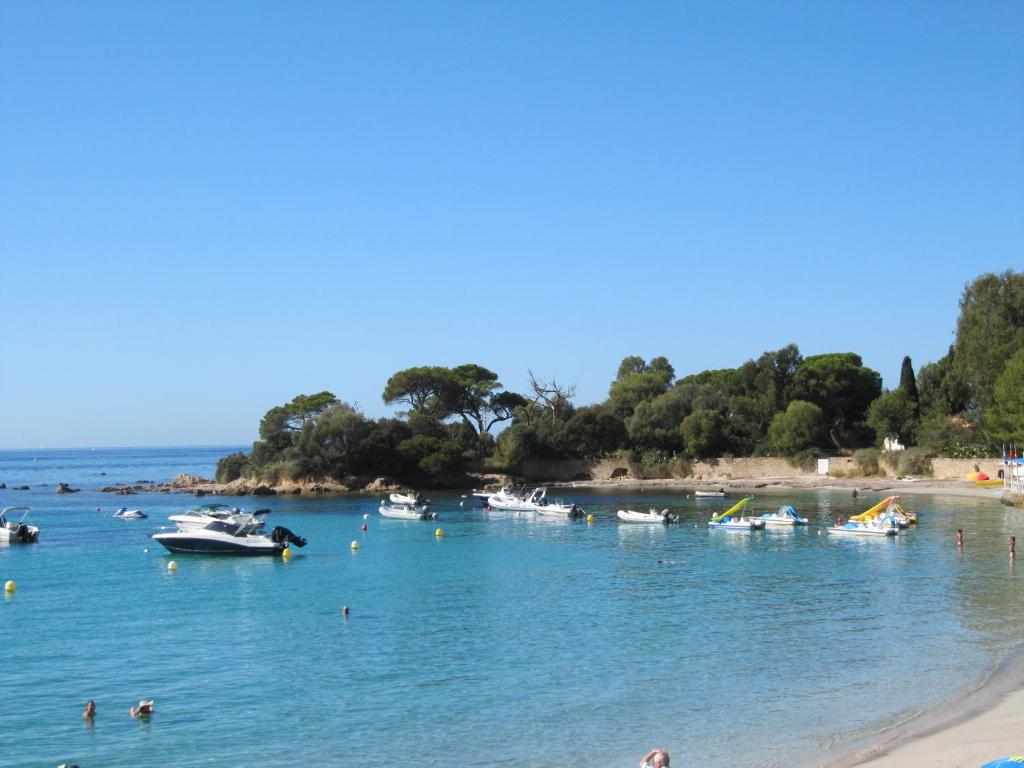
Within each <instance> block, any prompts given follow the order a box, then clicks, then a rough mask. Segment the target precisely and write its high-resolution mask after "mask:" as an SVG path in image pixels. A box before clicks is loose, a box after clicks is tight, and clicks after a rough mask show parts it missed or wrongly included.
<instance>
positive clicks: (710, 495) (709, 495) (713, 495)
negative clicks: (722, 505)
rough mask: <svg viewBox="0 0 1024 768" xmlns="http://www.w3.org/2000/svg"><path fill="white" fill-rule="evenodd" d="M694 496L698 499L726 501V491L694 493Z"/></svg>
mask: <svg viewBox="0 0 1024 768" xmlns="http://www.w3.org/2000/svg"><path fill="white" fill-rule="evenodd" d="M693 495H694V496H696V497H697V498H698V499H724V498H725V491H694V492H693Z"/></svg>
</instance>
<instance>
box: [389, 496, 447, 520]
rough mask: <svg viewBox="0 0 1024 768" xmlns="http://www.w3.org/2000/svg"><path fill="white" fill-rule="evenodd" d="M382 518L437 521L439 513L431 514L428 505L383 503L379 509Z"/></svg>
mask: <svg viewBox="0 0 1024 768" xmlns="http://www.w3.org/2000/svg"><path fill="white" fill-rule="evenodd" d="M377 511H378V512H380V514H381V517H390V518H392V519H393V520H436V519H437V513H436V512H431V511H430V507H429V506H428V505H426V504H389V503H387V502H385V501H381V503H380V507H378V508H377Z"/></svg>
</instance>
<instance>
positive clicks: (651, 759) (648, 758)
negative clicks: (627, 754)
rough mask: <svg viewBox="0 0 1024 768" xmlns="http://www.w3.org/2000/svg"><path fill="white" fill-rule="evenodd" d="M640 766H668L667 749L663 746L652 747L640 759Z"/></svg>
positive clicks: (658, 767)
mask: <svg viewBox="0 0 1024 768" xmlns="http://www.w3.org/2000/svg"><path fill="white" fill-rule="evenodd" d="M640 768H669V756H668V750H667V749H665V748H664V747H656V748H655V749H652V750H651V751H650V752H648V753H647V754H646V755H644V757H643V759H642V760H641V761H640Z"/></svg>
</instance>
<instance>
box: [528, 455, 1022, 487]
mask: <svg viewBox="0 0 1024 768" xmlns="http://www.w3.org/2000/svg"><path fill="white" fill-rule="evenodd" d="M975 467H978V468H979V469H980V470H981V471H982V472H984V473H985V474H987V475H988V476H989V477H991V478H993V479H995V478H997V477H999V470H1001V469H1002V468H1003V464H1002V461H1001V460H1000V459H932V475H933V477H934V478H935V479H936V480H966V479H967V475H968V474H970V473H971V472H974V471H975ZM689 468H690V472H689V474H682V473H680V472H679V470H678V469H677V470H676V472H675V473H674V474H673V477H675V478H677V479H680V480H688V479H690V480H699V481H705V482H718V481H724V480H762V479H770V478H780V477H811V476H815V475H817V471H816V469H812V470H810V471H807V470H803V469H801V468H800V467H795V466H793V465H792V464H790V463H789V462H788V461H787V460H786V459H778V458H766V457H759V458H740V459H709V460H706V461H695V462H692V463H690V465H689ZM634 470H635V468H634V467H631V466H630V463H629V462H628V461H627V460H626V459H625V458H620V457H611V458H605V459H599V460H597V461H592V462H591V461H583V460H567V461H537V460H535V461H528V462H527V463H526V465H525V466H524V467H523V477H524V478H525V479H527V480H534V481H553V482H568V481H570V480H618V479H621V480H626V479H634V480H635V479H638V478H637V475H636V473H635V471H634ZM882 471H883V472H886V473H887V474H890V475H891V474H892V472H891V471H890V470H889V467H888V466H886V465H884V464H883V465H882ZM857 473H858V467H857V462H855V461H854V460H853V458H851V457H848V456H838V457H833V458H831V459H830V460H829V474H830V475H834V476H836V477H846V476H854V475H856V474H857Z"/></svg>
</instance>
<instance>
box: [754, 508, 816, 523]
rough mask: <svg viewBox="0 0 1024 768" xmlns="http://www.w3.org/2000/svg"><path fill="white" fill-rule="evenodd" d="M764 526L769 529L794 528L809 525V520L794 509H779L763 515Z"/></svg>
mask: <svg viewBox="0 0 1024 768" xmlns="http://www.w3.org/2000/svg"><path fill="white" fill-rule="evenodd" d="M761 519H762V520H764V524H765V525H767V526H768V527H769V528H783V527H785V528H792V527H794V526H797V525H807V518H806V517H800V515H798V514H797V513H796V510H795V509H794V508H793V507H790V506H785V507H779V508H778V509H777V510H776V511H775V512H765V513H764V514H763V515H761Z"/></svg>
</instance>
